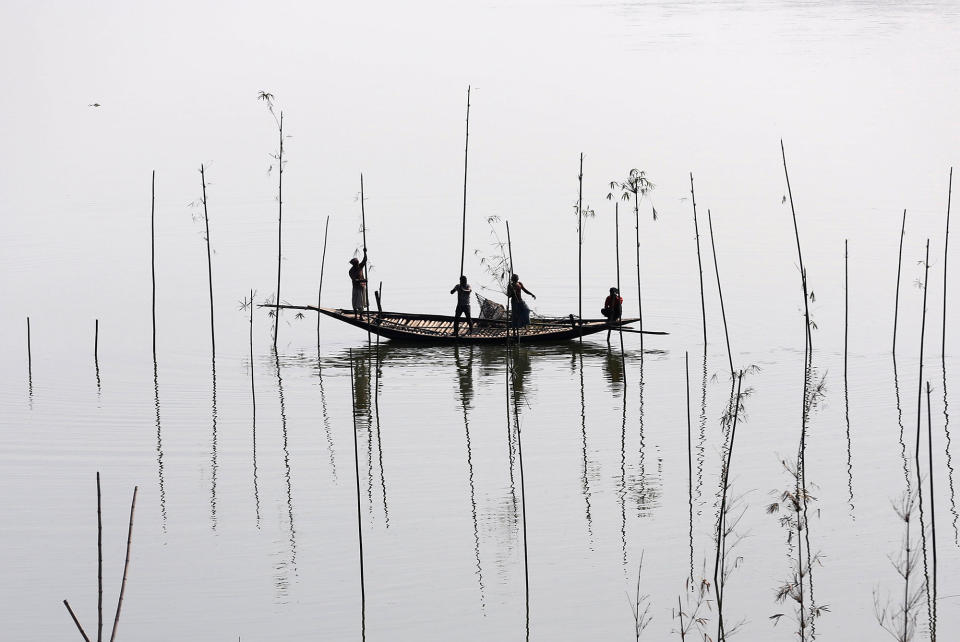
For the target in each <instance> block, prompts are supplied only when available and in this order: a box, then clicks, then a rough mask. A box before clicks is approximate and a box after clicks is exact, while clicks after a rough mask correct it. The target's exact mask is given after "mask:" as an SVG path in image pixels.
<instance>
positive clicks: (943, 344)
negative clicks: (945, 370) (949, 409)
mask: <svg viewBox="0 0 960 642" xmlns="http://www.w3.org/2000/svg"><path fill="white" fill-rule="evenodd" d="M952 196H953V168H952V167H951V168H950V180H949V182H948V184H947V227H946V230H945V231H944V233H943V334H942V335H941V338H940V362H941V363H942V364H945V363H946V360H947V249H948V248H949V246H950V199H951V197H952Z"/></svg>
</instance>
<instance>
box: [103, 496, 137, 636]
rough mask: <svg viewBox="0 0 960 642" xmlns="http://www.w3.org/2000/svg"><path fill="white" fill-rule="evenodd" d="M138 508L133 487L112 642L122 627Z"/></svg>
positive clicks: (111, 634)
mask: <svg viewBox="0 0 960 642" xmlns="http://www.w3.org/2000/svg"><path fill="white" fill-rule="evenodd" d="M136 507H137V487H136V486H134V487H133V499H132V500H131V501H130V523H129V524H128V526H127V554H126V557H125V558H124V561H123V580H121V582H120V597H119V598H117V612H116V614H115V615H114V616H113V631H112V632H111V633H110V642H114V640H115V639H116V637H117V627H118V626H119V625H120V609H121V608H122V607H123V593H124V591H125V590H126V588H127V569H128V568H129V567H130V542H131V541H133V511H134V509H135V508H136Z"/></svg>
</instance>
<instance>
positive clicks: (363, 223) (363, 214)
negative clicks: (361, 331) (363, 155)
mask: <svg viewBox="0 0 960 642" xmlns="http://www.w3.org/2000/svg"><path fill="white" fill-rule="evenodd" d="M363 199H364V197H363V172H361V173H360V230H361V231H362V232H363V253H364V255H366V253H367V209H366V206H365V204H364V202H363ZM363 281H364V283H363V305H364V308H365V311H366V313H367V347H368V348H369V347H370V323H369V322H370V297H369V296H367V290H368V286H369V285H370V284H369V282H368V274H367V266H366V265H364V266H363Z"/></svg>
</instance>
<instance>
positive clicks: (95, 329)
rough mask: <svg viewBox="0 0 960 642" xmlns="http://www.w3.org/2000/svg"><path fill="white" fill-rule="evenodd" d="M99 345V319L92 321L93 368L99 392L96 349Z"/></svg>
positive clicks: (98, 366)
mask: <svg viewBox="0 0 960 642" xmlns="http://www.w3.org/2000/svg"><path fill="white" fill-rule="evenodd" d="M99 344H100V319H94V320H93V368H94V370H95V371H96V373H97V391H99V390H100V358H99V355H98V348H99Z"/></svg>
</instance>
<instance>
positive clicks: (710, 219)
mask: <svg viewBox="0 0 960 642" xmlns="http://www.w3.org/2000/svg"><path fill="white" fill-rule="evenodd" d="M707 222H708V223H709V224H710V248H711V249H712V250H713V269H714V272H716V274H717V292H719V294H720V315H721V316H722V317H723V336H724V337H725V338H726V340H727V359H728V360H729V361H730V377H731V378H732V377H734V376H736V374H735V371H734V369H733V352H731V350H730V333H729V331H728V330H727V313H726V310H725V309H724V307H723V288H722V287H721V286H720V267H719V266H718V264H717V246H716V245H715V244H714V242H713V216H712V215H711V213H710V210H709V209H708V210H707Z"/></svg>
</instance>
